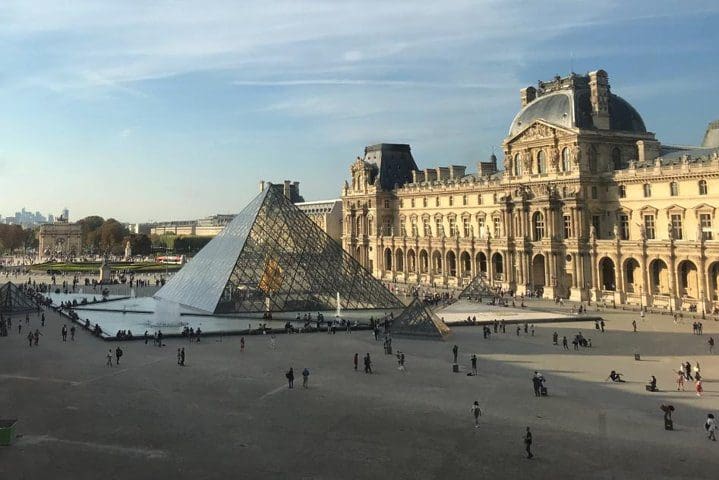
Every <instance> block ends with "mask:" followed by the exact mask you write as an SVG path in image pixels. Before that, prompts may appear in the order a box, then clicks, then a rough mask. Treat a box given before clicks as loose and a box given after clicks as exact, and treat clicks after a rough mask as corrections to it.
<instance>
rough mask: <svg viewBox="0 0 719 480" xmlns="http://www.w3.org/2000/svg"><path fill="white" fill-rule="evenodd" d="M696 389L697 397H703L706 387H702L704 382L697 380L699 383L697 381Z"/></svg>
mask: <svg viewBox="0 0 719 480" xmlns="http://www.w3.org/2000/svg"><path fill="white" fill-rule="evenodd" d="M694 389H695V390H696V392H697V397H701V396H702V393H703V392H704V387H702V381H701V380H697V381H696V383H695V384H694Z"/></svg>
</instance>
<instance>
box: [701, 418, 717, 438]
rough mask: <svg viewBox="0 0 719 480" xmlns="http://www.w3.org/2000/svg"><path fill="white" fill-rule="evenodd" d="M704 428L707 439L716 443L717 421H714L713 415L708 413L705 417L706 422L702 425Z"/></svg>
mask: <svg viewBox="0 0 719 480" xmlns="http://www.w3.org/2000/svg"><path fill="white" fill-rule="evenodd" d="M704 428H705V429H706V431H707V438H708V439H709V440H711V441H712V442H716V441H717V433H716V432H717V421H716V420H715V419H714V414H713V413H710V414H708V415H707V421H706V423H705V424H704Z"/></svg>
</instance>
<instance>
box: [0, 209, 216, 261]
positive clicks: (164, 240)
mask: <svg viewBox="0 0 719 480" xmlns="http://www.w3.org/2000/svg"><path fill="white" fill-rule="evenodd" d="M78 224H80V228H81V232H82V233H81V235H82V251H83V253H86V254H87V253H89V254H104V253H110V254H113V255H122V254H123V253H124V251H125V245H126V244H127V242H128V241H129V242H130V248H132V254H133V255H150V254H152V253H153V252H157V251H162V252H168V251H174V252H175V253H177V254H184V255H188V254H190V255H191V254H194V253H197V252H198V251H199V250H200V249H202V247H204V246H205V245H206V244H207V242H209V241H210V240H211V238H209V237H195V236H175V235H162V236H159V235H152V236H148V235H145V234H132V233H130V232H129V231H128V229H127V228H126V227H125V226H124V225H123V224H122V223H120V222H118V221H117V220H115V219H114V218H108V219H107V220H105V219H104V218H102V217H99V216H97V215H93V216H90V217H85V218H83V219H82V220H80V221H78ZM38 230H39V227H35V228H29V229H24V228H22V227H21V226H20V225H6V224H0V252H9V253H17V252H18V251H27V250H32V249H36V248H37V246H38V240H37V233H38Z"/></svg>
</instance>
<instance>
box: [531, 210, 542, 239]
mask: <svg viewBox="0 0 719 480" xmlns="http://www.w3.org/2000/svg"><path fill="white" fill-rule="evenodd" d="M532 232H533V234H534V241H535V242H537V241H539V240H541V239H542V238H544V215H542V213H541V212H535V213H534V215H532Z"/></svg>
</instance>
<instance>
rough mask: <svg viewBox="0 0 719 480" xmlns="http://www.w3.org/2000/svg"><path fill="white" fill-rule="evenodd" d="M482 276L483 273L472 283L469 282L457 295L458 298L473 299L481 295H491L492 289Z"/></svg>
mask: <svg viewBox="0 0 719 480" xmlns="http://www.w3.org/2000/svg"><path fill="white" fill-rule="evenodd" d="M484 275H485V274H484V273H479V274H477V275H476V276H475V277H474V278H473V279H472V281H471V282H469V285H467V286H466V287H464V290H462V291H461V292H460V293H459V298H467V299H475V298H477V297H480V296H482V295H490V296H491V295H493V290H492V287H491V285H489V283H487V280H486V279H485V277H484Z"/></svg>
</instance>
